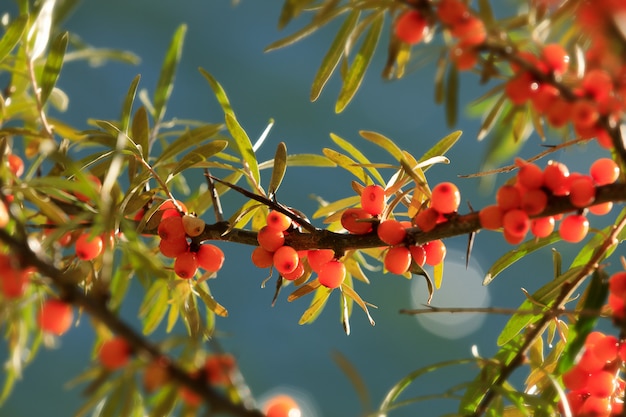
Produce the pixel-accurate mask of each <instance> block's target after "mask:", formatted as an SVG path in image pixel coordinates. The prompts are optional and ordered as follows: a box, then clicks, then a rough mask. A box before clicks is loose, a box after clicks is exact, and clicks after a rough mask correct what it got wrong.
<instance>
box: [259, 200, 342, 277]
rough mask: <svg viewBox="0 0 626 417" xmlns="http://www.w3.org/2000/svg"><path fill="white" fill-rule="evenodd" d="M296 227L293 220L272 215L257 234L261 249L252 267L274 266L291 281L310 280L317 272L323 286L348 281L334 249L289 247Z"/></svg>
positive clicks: (272, 213)
mask: <svg viewBox="0 0 626 417" xmlns="http://www.w3.org/2000/svg"><path fill="white" fill-rule="evenodd" d="M293 227H294V223H293V222H292V220H291V218H289V216H287V215H285V214H283V213H281V212H279V211H275V210H273V211H270V212H269V213H268V215H267V216H266V224H265V226H263V227H261V229H259V231H258V233H257V241H258V243H259V246H257V247H256V248H255V249H254V250H253V251H252V256H251V257H252V263H253V264H254V265H256V266H257V267H259V268H270V267H272V266H273V267H274V268H276V271H278V273H280V275H281V276H282V277H283V278H284V279H286V280H288V281H295V280H297V279H299V278H302V277H304V276H306V274H307V271H313V272H315V273H317V276H318V280H319V282H320V284H321V285H323V286H325V287H327V288H337V287H339V286H340V285H341V284H342V283H343V281H344V279H345V277H346V268H345V265H344V264H343V263H342V262H341V261H340V260H339V259H337V258H336V257H335V252H334V251H333V250H332V249H310V250H302V251H297V250H295V249H294V248H293V247H291V246H289V245H285V237H286V236H287V235H288V234H289V232H290V230H292V229H293Z"/></svg>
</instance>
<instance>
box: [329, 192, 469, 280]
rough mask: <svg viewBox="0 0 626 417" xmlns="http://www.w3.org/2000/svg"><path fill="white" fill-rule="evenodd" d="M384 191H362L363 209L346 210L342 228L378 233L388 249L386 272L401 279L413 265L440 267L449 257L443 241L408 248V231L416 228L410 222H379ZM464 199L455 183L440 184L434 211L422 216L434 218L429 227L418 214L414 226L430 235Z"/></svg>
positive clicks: (434, 197) (423, 211)
mask: <svg viewBox="0 0 626 417" xmlns="http://www.w3.org/2000/svg"><path fill="white" fill-rule="evenodd" d="M386 199H387V197H386V195H385V189H384V188H383V187H381V186H380V185H376V184H372V185H367V186H365V187H363V189H362V190H361V207H352V208H348V209H346V210H344V212H343V213H342V215H341V225H342V226H343V228H344V229H346V230H347V231H348V232H350V233H352V234H365V233H370V232H372V231H373V230H374V228H375V229H376V234H377V235H378V238H379V239H380V240H382V241H383V242H385V243H386V244H388V245H389V248H388V249H387V251H386V252H385V255H384V260H383V264H384V266H385V269H386V270H387V271H389V272H391V273H393V274H399V275H402V274H404V273H405V272H407V271H408V270H409V268H410V267H411V262H415V263H416V264H417V265H419V266H420V267H422V266H424V265H425V264H428V265H438V264H439V263H441V262H442V261H443V259H444V257H445V255H446V247H445V245H444V243H443V242H442V241H441V240H433V241H430V242H427V243H425V244H423V245H410V244H407V242H406V240H407V239H406V238H407V229H408V228H411V227H413V224H412V223H411V222H410V221H399V220H396V219H392V218H387V219H384V220H382V221H381V220H380V217H381V215H382V214H383V212H384V210H385V207H386ZM460 201H461V195H460V193H459V190H458V188H457V187H456V186H455V185H454V184H452V183H448V182H446V183H441V184H438V185H437V186H435V187H434V188H433V190H432V195H431V207H429V208H427V209H424V210H422V211H421V212H420V213H425V212H428V213H429V214H431V215H434V216H435V218H434V220H433V222H432V227H431V225H430V223H429V224H428V225H427V224H426V222H423V220H425V218H426V217H424V216H423V215H422V216H421V217H420V214H418V215H417V216H416V218H415V223H416V225H417V226H418V227H420V228H421V229H422V230H423V231H430V230H432V228H434V226H435V225H436V222H437V220H439V222H441V221H446V220H447V218H446V217H445V215H446V214H451V213H453V212H455V211H456V210H457V209H458V206H459V203H460Z"/></svg>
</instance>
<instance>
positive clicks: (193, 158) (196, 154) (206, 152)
mask: <svg viewBox="0 0 626 417" xmlns="http://www.w3.org/2000/svg"><path fill="white" fill-rule="evenodd" d="M227 145H228V142H226V141H225V140H214V141H212V142H210V143H207V144H206V145H202V146H198V147H197V148H196V149H193V150H191V151H190V152H189V153H187V154H186V155H185V156H183V157H182V158H181V160H180V161H179V162H178V164H177V165H176V166H175V167H174V169H172V171H171V172H170V173H169V174H168V176H167V180H166V182H169V181H170V180H171V179H172V178H173V177H174V176H175V175H177V174H179V173H180V172H182V171H184V170H185V169H187V168H189V167H191V166H193V165H195V164H197V163H199V162H201V161H205V160H207V159H208V158H210V157H211V156H213V155H215V154H216V153H218V152H221V151H223V150H224V149H225V148H226V146H227Z"/></svg>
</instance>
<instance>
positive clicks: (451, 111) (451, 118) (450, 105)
mask: <svg viewBox="0 0 626 417" xmlns="http://www.w3.org/2000/svg"><path fill="white" fill-rule="evenodd" d="M458 112H459V71H458V70H457V69H456V65H448V79H447V82H446V123H447V124H448V126H449V127H451V126H454V125H455V124H456V119H457V116H458Z"/></svg>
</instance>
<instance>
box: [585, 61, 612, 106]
mask: <svg viewBox="0 0 626 417" xmlns="http://www.w3.org/2000/svg"><path fill="white" fill-rule="evenodd" d="M581 86H582V88H583V90H585V92H586V93H587V94H588V95H590V96H591V98H592V99H593V100H594V101H595V102H597V103H602V102H604V101H606V100H607V99H608V98H609V96H610V94H611V92H612V91H613V80H612V79H611V75H610V74H609V73H608V72H607V71H605V70H602V69H591V70H589V71H588V72H587V73H586V74H585V75H584V77H583V79H582V82H581Z"/></svg>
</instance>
